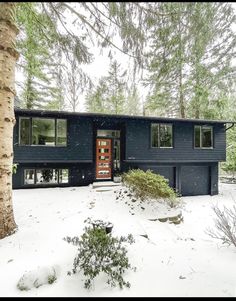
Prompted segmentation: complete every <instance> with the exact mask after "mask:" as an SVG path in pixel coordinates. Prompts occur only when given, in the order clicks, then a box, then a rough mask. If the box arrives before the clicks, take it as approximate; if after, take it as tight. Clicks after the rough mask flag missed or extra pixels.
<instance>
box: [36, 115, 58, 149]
mask: <svg viewBox="0 0 236 301" xmlns="http://www.w3.org/2000/svg"><path fill="white" fill-rule="evenodd" d="M32 143H33V144H34V145H51V146H54V145H55V119H47V118H33V119H32Z"/></svg>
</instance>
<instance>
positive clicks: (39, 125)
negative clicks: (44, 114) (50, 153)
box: [19, 117, 67, 146]
mask: <svg viewBox="0 0 236 301" xmlns="http://www.w3.org/2000/svg"><path fill="white" fill-rule="evenodd" d="M19 145H46V146H66V145H67V120H66V119H54V118H39V117H29V118H26V117H20V119H19Z"/></svg>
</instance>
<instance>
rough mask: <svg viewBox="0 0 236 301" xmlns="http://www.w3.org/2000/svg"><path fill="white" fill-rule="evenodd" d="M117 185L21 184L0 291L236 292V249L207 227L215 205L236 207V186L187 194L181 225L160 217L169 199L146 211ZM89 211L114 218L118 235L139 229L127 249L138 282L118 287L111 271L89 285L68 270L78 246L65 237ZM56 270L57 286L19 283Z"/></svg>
mask: <svg viewBox="0 0 236 301" xmlns="http://www.w3.org/2000/svg"><path fill="white" fill-rule="evenodd" d="M110 189H111V190H107V191H106V189H93V188H92V186H91V185H90V186H87V187H76V188H73V187H70V188H47V189H28V190H27V189H26V190H15V191H14V192H13V202H14V203H13V204H14V212H15V220H16V223H17V225H18V227H19V229H18V231H17V232H16V233H15V234H13V235H11V236H9V237H7V238H4V239H2V240H0V297H9V296H19V297H24V296H26V297H29V296H49V297H50V296H59V297H65V296H68V297H72V296H75V297H82V296H89V297H95V296H96V297H114V296H122V297H125V296H127V297H131V296H140V297H141V296H147V297H150V296H155V297H160V296H174V297H177V296H183V297H187V296H189V297H195V296H201V297H203V296H207V297H214V296H215V297H222V296H226V297H235V296H236V249H235V247H233V246H230V247H227V246H225V245H222V243H221V241H218V240H215V239H213V238H211V237H210V236H208V235H207V234H206V233H205V230H206V229H207V227H213V226H214V217H215V215H214V212H213V210H212V205H216V204H218V205H219V206H220V207H221V206H223V205H226V206H228V207H229V206H232V205H233V203H234V200H236V184H220V194H219V195H217V196H196V197H183V198H182V201H183V206H182V208H181V211H182V215H183V218H184V221H183V222H182V223H180V224H177V225H175V224H171V223H169V222H165V223H163V222H160V221H158V220H155V221H154V219H156V218H157V217H159V216H160V215H162V214H163V208H162V207H161V205H155V204H149V205H148V204H142V205H141V206H142V207H143V208H144V209H143V208H141V206H140V205H139V204H138V203H137V202H131V201H127V200H126V199H123V200H121V199H117V193H115V191H116V190H118V189H119V187H113V188H110ZM97 190H100V191H97ZM101 190H104V191H101ZM164 213H165V212H164ZM88 217H91V218H95V219H96V218H98V219H103V220H108V221H110V222H112V223H113V224H114V227H113V230H112V233H113V234H114V236H120V235H127V234H128V233H132V234H133V236H134V238H135V243H134V244H132V245H128V246H127V248H128V250H129V252H128V256H129V259H130V262H131V265H132V266H135V267H136V268H137V271H136V272H134V271H132V270H129V271H127V272H126V273H125V275H124V279H125V280H126V281H129V282H130V283H131V287H130V288H124V289H123V290H121V289H119V288H118V287H117V288H111V287H109V286H108V284H107V283H106V278H105V276H104V278H103V276H101V277H100V276H99V277H98V279H96V280H95V282H94V287H93V288H92V289H91V290H87V289H85V288H84V287H83V285H84V283H83V276H82V274H81V273H79V274H76V275H72V276H68V275H67V271H69V270H71V269H72V264H73V259H74V257H75V254H76V247H75V246H73V245H71V244H68V243H67V242H65V241H64V240H63V237H65V236H80V235H81V234H82V233H83V229H84V226H85V224H84V220H85V219H86V218H88ZM150 219H151V220H150ZM141 235H147V237H148V238H146V237H144V236H141ZM51 268H54V270H55V271H56V273H57V280H56V281H55V282H54V283H53V284H45V285H42V286H40V287H39V288H32V289H31V290H28V291H20V290H19V289H18V288H17V283H18V281H19V279H20V278H21V277H22V275H23V274H24V273H26V272H30V273H31V276H32V275H34V273H41V272H42V271H45V270H47V269H48V270H49V269H51ZM40 271H41V272H40Z"/></svg>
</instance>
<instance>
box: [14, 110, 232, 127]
mask: <svg viewBox="0 0 236 301" xmlns="http://www.w3.org/2000/svg"><path fill="white" fill-rule="evenodd" d="M14 111H15V113H24V114H27V115H29V114H30V113H35V114H39V115H47V114H48V115H58V114H60V115H66V116H80V117H112V118H118V119H119V118H128V119H141V120H154V121H155V120H163V121H170V122H171V121H180V122H197V123H205V122H207V123H232V124H235V123H236V121H229V120H209V119H191V118H172V117H160V116H141V115H118V114H117V115H116V114H106V113H89V112H69V111H52V110H50V111H48V110H34V109H33V110H32V109H21V108H14Z"/></svg>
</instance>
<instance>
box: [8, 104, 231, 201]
mask: <svg viewBox="0 0 236 301" xmlns="http://www.w3.org/2000/svg"><path fill="white" fill-rule="evenodd" d="M15 116H16V125H15V127H14V163H18V167H17V172H16V174H14V175H13V188H33V187H49V186H50V187H52V186H79V185H88V184H90V183H92V182H94V181H101V180H112V179H113V176H114V174H115V173H116V172H124V171H127V170H129V169H130V168H140V169H143V170H147V169H151V170H153V171H154V172H156V173H159V174H161V175H163V176H164V177H165V178H167V179H168V180H169V184H170V185H171V186H172V187H174V188H175V189H176V190H177V191H178V192H179V193H180V194H182V195H184V196H186V195H204V194H210V195H214V194H217V193H218V163H219V162H220V161H225V160H226V131H227V129H229V128H230V127H231V126H233V125H234V123H233V122H229V121H212V120H194V119H174V118H161V117H146V116H126V115H108V114H95V113H71V112H57V111H39V110H26V109H15Z"/></svg>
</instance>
